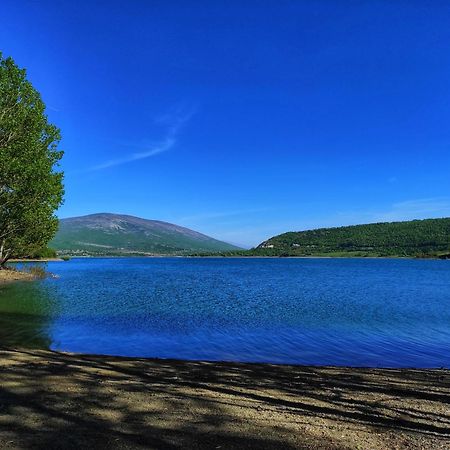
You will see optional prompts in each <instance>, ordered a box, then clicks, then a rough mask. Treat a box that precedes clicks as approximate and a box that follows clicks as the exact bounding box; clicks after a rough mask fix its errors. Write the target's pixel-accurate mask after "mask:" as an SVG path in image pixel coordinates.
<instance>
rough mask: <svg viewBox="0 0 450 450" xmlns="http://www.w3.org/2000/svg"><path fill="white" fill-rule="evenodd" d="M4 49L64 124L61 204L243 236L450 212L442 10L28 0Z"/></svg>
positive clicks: (8, 4)
mask: <svg viewBox="0 0 450 450" xmlns="http://www.w3.org/2000/svg"><path fill="white" fill-rule="evenodd" d="M0 16H1V19H2V25H1V27H0V45H1V47H0V49H1V51H2V52H3V54H4V55H6V56H12V57H13V58H14V59H15V60H16V62H17V63H18V64H19V65H20V66H22V67H25V68H27V70H28V76H29V78H30V80H31V81H32V83H33V84H34V85H35V87H36V88H37V89H38V90H39V91H40V92H41V93H42V96H43V99H44V101H45V102H46V104H47V107H48V115H49V117H50V119H51V121H52V122H54V123H55V124H57V125H58V126H59V127H60V128H61V130H62V135H63V140H62V143H61V147H62V148H63V149H64V150H65V156H64V161H63V162H62V168H63V169H64V171H65V173H66V177H65V183H66V200H65V204H64V206H62V207H61V209H60V211H59V212H58V215H59V216H60V217H69V216H74V215H83V214H89V213H94V212H118V213H126V214H132V215H137V216H141V217H145V218H149V219H159V220H166V221H169V222H174V223H177V224H180V225H183V226H187V227H190V228H193V229H195V230H198V231H201V232H204V233H206V234H209V235H212V236H214V237H217V238H219V239H224V240H226V241H229V242H233V243H237V244H241V245H246V246H250V245H255V244H257V243H259V242H260V241H262V240H264V239H266V238H268V237H270V236H272V235H274V234H278V233H281V232H284V231H289V230H301V229H307V228H313V227H319V226H335V225H345V224H356V223H367V222H374V221H385V220H388V221H393V220H402V219H413V218H426V217H443V216H450V181H449V180H450V176H449V173H450V170H449V169H450V82H449V80H450V26H449V23H450V4H449V3H448V2H439V1H432V2H425V1H410V0H408V1H406V0H405V1H402V0H397V1H388V0H386V1H348V2H342V1H339V0H336V1H325V0H323V1H312V0H311V1H309V0H308V1H282V0H278V1H275V0H274V1H270V2H269V1H258V2H257V1H250V0H249V1H242V0H240V1H214V0H211V1H206V0H205V1H200V0H198V1H195V0H193V1H189V2H187V1H166V0H161V1H156V0H155V1H144V0H142V1H137V0H134V1H127V2H124V1H113V0H109V1H95V2H91V1H87V0H86V1H78V2H73V1H58V2H54V1H39V2H32V1H21V0H3V1H2V2H1V5H0Z"/></svg>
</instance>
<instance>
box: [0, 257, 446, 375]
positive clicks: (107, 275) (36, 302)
mask: <svg viewBox="0 0 450 450" xmlns="http://www.w3.org/2000/svg"><path fill="white" fill-rule="evenodd" d="M47 269H48V270H49V271H50V272H52V273H54V274H56V275H58V277H59V278H57V279H54V278H48V279H45V280H42V281H37V282H34V283H17V284H13V285H7V286H3V287H1V288H0V345H2V346H6V347H8V346H9V347H13V346H16V347H29V348H49V349H53V350H62V351H71V352H83V353H94V354H106V355H122V356H139V357H157V358H181V359H192V360H229V361H250V362H272V363H292V364H318V365H348V366H373V367H378V366H383V367H450V261H440V260H413V259H350V258H349V259H346V258H345V259H344V258H343V259H303V258H302V259H294V258H267V259H262V258H226V259H225V258H110V259H108V258H98V259H94V258H92V259H89V258H85V259H82V258H79V259H73V260H71V261H68V262H51V263H48V265H47Z"/></svg>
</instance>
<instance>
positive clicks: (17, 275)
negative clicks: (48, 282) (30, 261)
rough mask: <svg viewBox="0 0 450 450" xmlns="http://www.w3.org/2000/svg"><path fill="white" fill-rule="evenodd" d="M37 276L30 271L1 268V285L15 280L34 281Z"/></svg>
mask: <svg viewBox="0 0 450 450" xmlns="http://www.w3.org/2000/svg"><path fill="white" fill-rule="evenodd" d="M34 279H35V277H34V276H33V275H32V274H31V273H28V272H19V271H18V270H11V269H8V270H6V269H3V270H0V286H1V285H2V284H5V283H11V282H13V281H32V280H34Z"/></svg>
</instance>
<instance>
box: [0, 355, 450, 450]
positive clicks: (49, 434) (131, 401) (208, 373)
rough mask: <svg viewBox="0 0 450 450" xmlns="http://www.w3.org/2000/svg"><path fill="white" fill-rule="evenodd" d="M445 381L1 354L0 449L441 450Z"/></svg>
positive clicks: (448, 376) (448, 427) (445, 437)
mask: <svg viewBox="0 0 450 450" xmlns="http://www.w3.org/2000/svg"><path fill="white" fill-rule="evenodd" d="M449 405H450V371H449V370H414V369H411V370H388V369H353V368H334V367H302V366H286V365H270V364H239V363H211V362H188V361H172V360H149V359H139V358H118V357H109V356H89V355H77V354H66V353H57V352H51V351H45V350H24V349H19V350H12V349H3V350H0V448H27V449H28V448H42V449H49V448H61V449H70V448H80V449H89V448H108V449H115V448H142V449H144V448H146V449H147V448H167V449H178V448H184V449H230V448H237V449H250V448H252V449H253V448H257V449H259V448H261V449H263V448H273V449H283V450H289V449H294V448H311V449H316V448H319V449H335V448H351V449H403V448H406V449H413V448H414V449H415V448H417V449H419V448H423V449H448V448H450V407H449Z"/></svg>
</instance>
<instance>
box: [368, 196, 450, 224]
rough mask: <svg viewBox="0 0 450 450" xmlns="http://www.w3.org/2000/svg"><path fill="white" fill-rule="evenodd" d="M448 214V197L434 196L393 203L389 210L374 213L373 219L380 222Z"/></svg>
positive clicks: (449, 211)
mask: <svg viewBox="0 0 450 450" xmlns="http://www.w3.org/2000/svg"><path fill="white" fill-rule="evenodd" d="M449 215H450V199H448V198H444V197H436V198H422V199H415V200H407V201H404V202H399V203H394V204H393V205H392V207H391V208H390V209H389V210H387V211H385V212H380V213H376V214H374V219H376V220H377V221H381V222H391V221H397V220H412V219H424V218H429V217H444V216H449Z"/></svg>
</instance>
